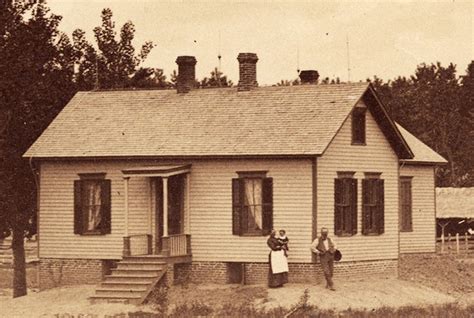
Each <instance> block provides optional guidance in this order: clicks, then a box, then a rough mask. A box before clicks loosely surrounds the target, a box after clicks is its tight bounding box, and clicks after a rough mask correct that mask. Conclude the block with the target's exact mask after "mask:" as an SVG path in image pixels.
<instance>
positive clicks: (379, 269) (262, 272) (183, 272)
mask: <svg viewBox="0 0 474 318" xmlns="http://www.w3.org/2000/svg"><path fill="white" fill-rule="evenodd" d="M288 266H289V275H288V277H289V281H290V282H292V283H315V284H320V283H321V284H322V283H323V281H324V277H323V273H322V269H321V266H320V264H319V263H290V264H289V265H288ZM231 268H232V270H231ZM236 268H238V267H236V266H229V263H224V262H193V263H191V264H176V265H175V269H174V281H175V283H182V282H191V283H206V282H207V283H217V284H226V283H230V282H232V283H235V282H236V281H235V277H238V276H239V274H240V275H241V274H242V273H245V275H244V277H243V279H244V281H245V283H246V284H266V283H267V279H268V263H242V264H241V273H238V274H237V275H236V274H235V269H236ZM397 276H398V260H396V259H395V260H378V261H363V262H362V261H359V262H341V263H335V266H334V279H335V281H337V280H357V279H361V278H373V277H380V278H384V277H397Z"/></svg>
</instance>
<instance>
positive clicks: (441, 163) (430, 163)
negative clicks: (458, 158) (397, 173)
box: [399, 159, 448, 166]
mask: <svg viewBox="0 0 474 318" xmlns="http://www.w3.org/2000/svg"><path fill="white" fill-rule="evenodd" d="M399 161H400V162H401V163H403V164H410V165H424V166H444V165H447V164H448V162H447V161H429V160H413V159H400V160H399Z"/></svg>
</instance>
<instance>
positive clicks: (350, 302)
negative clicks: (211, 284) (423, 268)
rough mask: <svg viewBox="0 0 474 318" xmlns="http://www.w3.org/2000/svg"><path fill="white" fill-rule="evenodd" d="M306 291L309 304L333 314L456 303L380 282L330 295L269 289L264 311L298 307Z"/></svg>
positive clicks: (293, 287) (296, 287)
mask: <svg viewBox="0 0 474 318" xmlns="http://www.w3.org/2000/svg"><path fill="white" fill-rule="evenodd" d="M306 288H307V289H308V291H309V301H308V302H309V304H311V305H315V306H317V307H318V308H321V309H332V310H335V311H341V310H346V309H349V308H352V309H368V310H371V309H377V308H380V307H385V306H387V307H401V306H408V305H425V306H426V305H434V304H445V303H451V302H454V301H455V298H454V297H452V296H449V295H446V294H443V293H440V292H438V291H435V290H433V289H430V288H428V287H424V286H421V285H417V284H414V283H410V282H406V281H401V280H397V279H381V280H372V281H358V282H346V283H340V284H338V286H337V290H336V291H334V292H332V291H328V290H327V289H325V288H323V286H320V285H318V286H309V287H308V286H306V285H300V284H288V285H287V286H285V287H284V288H280V289H270V290H269V291H268V302H267V303H264V304H262V306H264V307H266V308H271V307H277V306H283V307H291V306H292V305H293V304H295V303H297V302H298V301H299V299H300V298H301V296H302V295H303V293H304V290H305V289H306Z"/></svg>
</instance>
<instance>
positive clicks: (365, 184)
mask: <svg viewBox="0 0 474 318" xmlns="http://www.w3.org/2000/svg"><path fill="white" fill-rule="evenodd" d="M369 183H370V180H369V179H362V234H364V235H367V234H369V224H368V223H369V219H370V215H369V214H370V208H369V207H368V206H367V204H368V203H369V200H370V199H369V187H370V184H369Z"/></svg>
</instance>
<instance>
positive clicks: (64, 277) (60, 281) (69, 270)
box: [38, 258, 115, 290]
mask: <svg viewBox="0 0 474 318" xmlns="http://www.w3.org/2000/svg"><path fill="white" fill-rule="evenodd" d="M114 263H115V262H113V261H109V260H97V259H58V258H42V259H41V260H40V262H39V269H38V271H39V288H40V289H41V290H44V289H49V288H54V287H58V286H67V285H79V284H97V283H99V282H100V281H101V280H102V279H103V277H104V275H106V274H108V272H109V271H110V268H111V267H112V266H114V265H113V264H114Z"/></svg>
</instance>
